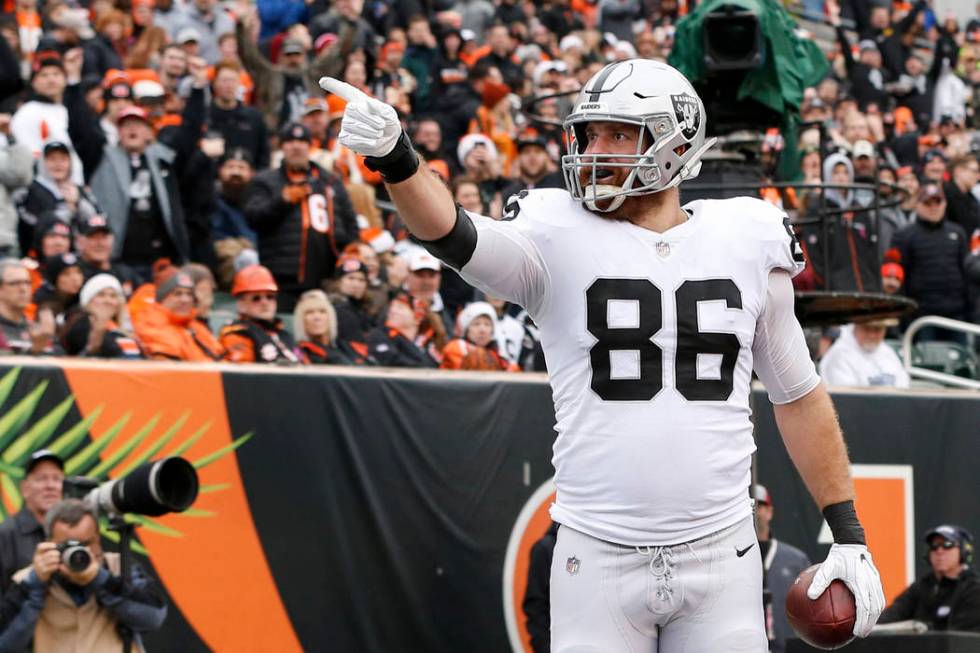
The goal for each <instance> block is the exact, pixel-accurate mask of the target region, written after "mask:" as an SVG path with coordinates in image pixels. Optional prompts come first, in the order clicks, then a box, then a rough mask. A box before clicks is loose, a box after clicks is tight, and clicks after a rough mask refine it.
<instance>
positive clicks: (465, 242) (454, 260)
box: [419, 204, 476, 270]
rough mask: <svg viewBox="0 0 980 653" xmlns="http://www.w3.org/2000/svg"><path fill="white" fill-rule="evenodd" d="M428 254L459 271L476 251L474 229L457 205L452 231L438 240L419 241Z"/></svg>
mask: <svg viewBox="0 0 980 653" xmlns="http://www.w3.org/2000/svg"><path fill="white" fill-rule="evenodd" d="M419 242H420V243H421V245H422V247H424V248H425V249H426V250H427V251H428V252H429V253H430V254H432V255H433V256H435V257H436V258H437V259H439V260H441V261H444V262H445V263H446V265H448V266H449V267H451V268H453V269H456V270H459V269H462V267H463V266H464V265H466V264H467V263H469V262H470V257H472V256H473V252H474V251H476V227H475V226H474V225H473V220H471V219H470V216H468V215H467V214H466V211H464V210H463V207H461V206H460V205H459V204H457V205H456V224H454V225H453V229H452V231H450V232H449V233H448V234H446V235H445V236H443V237H442V238H440V239H438V240H420V241H419Z"/></svg>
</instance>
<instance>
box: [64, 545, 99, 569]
mask: <svg viewBox="0 0 980 653" xmlns="http://www.w3.org/2000/svg"><path fill="white" fill-rule="evenodd" d="M58 553H60V554H61V562H63V563H64V565H65V566H66V567H68V568H69V569H71V570H72V571H74V572H75V573H81V572H83V571H85V570H86V569H88V567H89V565H90V564H92V554H91V553H89V550H88V548H87V547H86V546H85V545H84V544H82V543H81V542H79V541H78V540H65V541H64V542H62V543H61V544H59V545H58Z"/></svg>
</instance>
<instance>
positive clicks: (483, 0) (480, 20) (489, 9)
mask: <svg viewBox="0 0 980 653" xmlns="http://www.w3.org/2000/svg"><path fill="white" fill-rule="evenodd" d="M452 10H453V11H454V12H455V13H457V14H459V15H460V17H461V20H460V24H459V27H460V29H466V30H470V31H472V32H473V38H475V39H476V40H478V41H483V37H484V32H485V31H486V30H487V28H489V27H490V25H491V23H492V22H493V16H494V14H495V13H496V9H495V7H494V6H493V3H491V2H489V0H457V1H456V4H454V5H453V9H452Z"/></svg>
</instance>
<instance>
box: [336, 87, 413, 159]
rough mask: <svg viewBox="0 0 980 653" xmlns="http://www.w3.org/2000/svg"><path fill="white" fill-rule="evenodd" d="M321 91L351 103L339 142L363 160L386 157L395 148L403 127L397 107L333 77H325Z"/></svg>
mask: <svg viewBox="0 0 980 653" xmlns="http://www.w3.org/2000/svg"><path fill="white" fill-rule="evenodd" d="M320 88H322V89H323V90H324V91H326V92H327V93H333V94H334V95H339V96H340V97H341V98H343V99H344V100H346V101H347V106H346V107H345V108H344V118H343V120H342V121H341V123H340V134H339V135H338V136H337V138H338V139H339V140H340V143H341V144H342V145H344V146H345V147H348V148H350V149H351V150H353V151H354V152H357V153H358V154H360V155H362V156H373V157H382V156H384V155H386V154H388V153H389V152H391V151H392V150H393V149H394V148H395V143H397V142H398V138H399V137H400V136H401V133H402V124H401V121H399V120H398V114H397V113H396V112H395V109H394V108H393V107H390V106H388V105H387V104H385V103H384V102H381V101H379V100H375V99H374V98H373V97H370V96H369V95H367V94H366V93H364V92H363V91H361V90H360V89H357V88H355V87H353V86H351V85H350V84H348V83H347V82H342V81H340V80H339V79H334V78H333V77H321V78H320Z"/></svg>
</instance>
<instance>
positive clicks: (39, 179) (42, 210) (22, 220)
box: [17, 156, 100, 254]
mask: <svg viewBox="0 0 980 653" xmlns="http://www.w3.org/2000/svg"><path fill="white" fill-rule="evenodd" d="M77 188H78V202H77V203H76V205H75V208H74V209H72V208H71V206H70V205H69V204H68V203H67V202H66V201H65V199H64V196H63V195H62V193H61V189H60V188H58V184H57V183H56V182H55V181H54V180H53V179H51V175H50V173H49V172H48V167H47V165H45V163H44V157H43V156H42V157H41V158H40V159H38V160H37V164H36V174H35V175H34V181H33V182H31V185H30V186H28V187H27V189H26V191H25V192H24V193H22V194H21V196H20V198H19V200H18V202H17V210H18V215H19V220H18V222H17V241H18V243H19V244H20V251H21V252H23V253H25V254H26V253H27V252H29V251H30V250H31V249H32V248H33V247H34V240H35V238H34V232H35V230H36V228H37V226H38V223H39V222H41V221H43V220H44V218H45V216H46V214H50V213H54V214H55V216H57V218H58V219H59V220H61V221H62V222H64V223H65V224H67V225H70V226H78V225H79V224H80V223H82V222H84V221H86V220H88V219H89V218H90V217H92V216H93V215H96V214H97V213H100V210H99V203H98V201H97V200H96V199H95V195H93V194H92V191H91V190H89V189H88V188H86V187H85V186H77ZM47 217H51V216H50V215H48V216H47Z"/></svg>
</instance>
